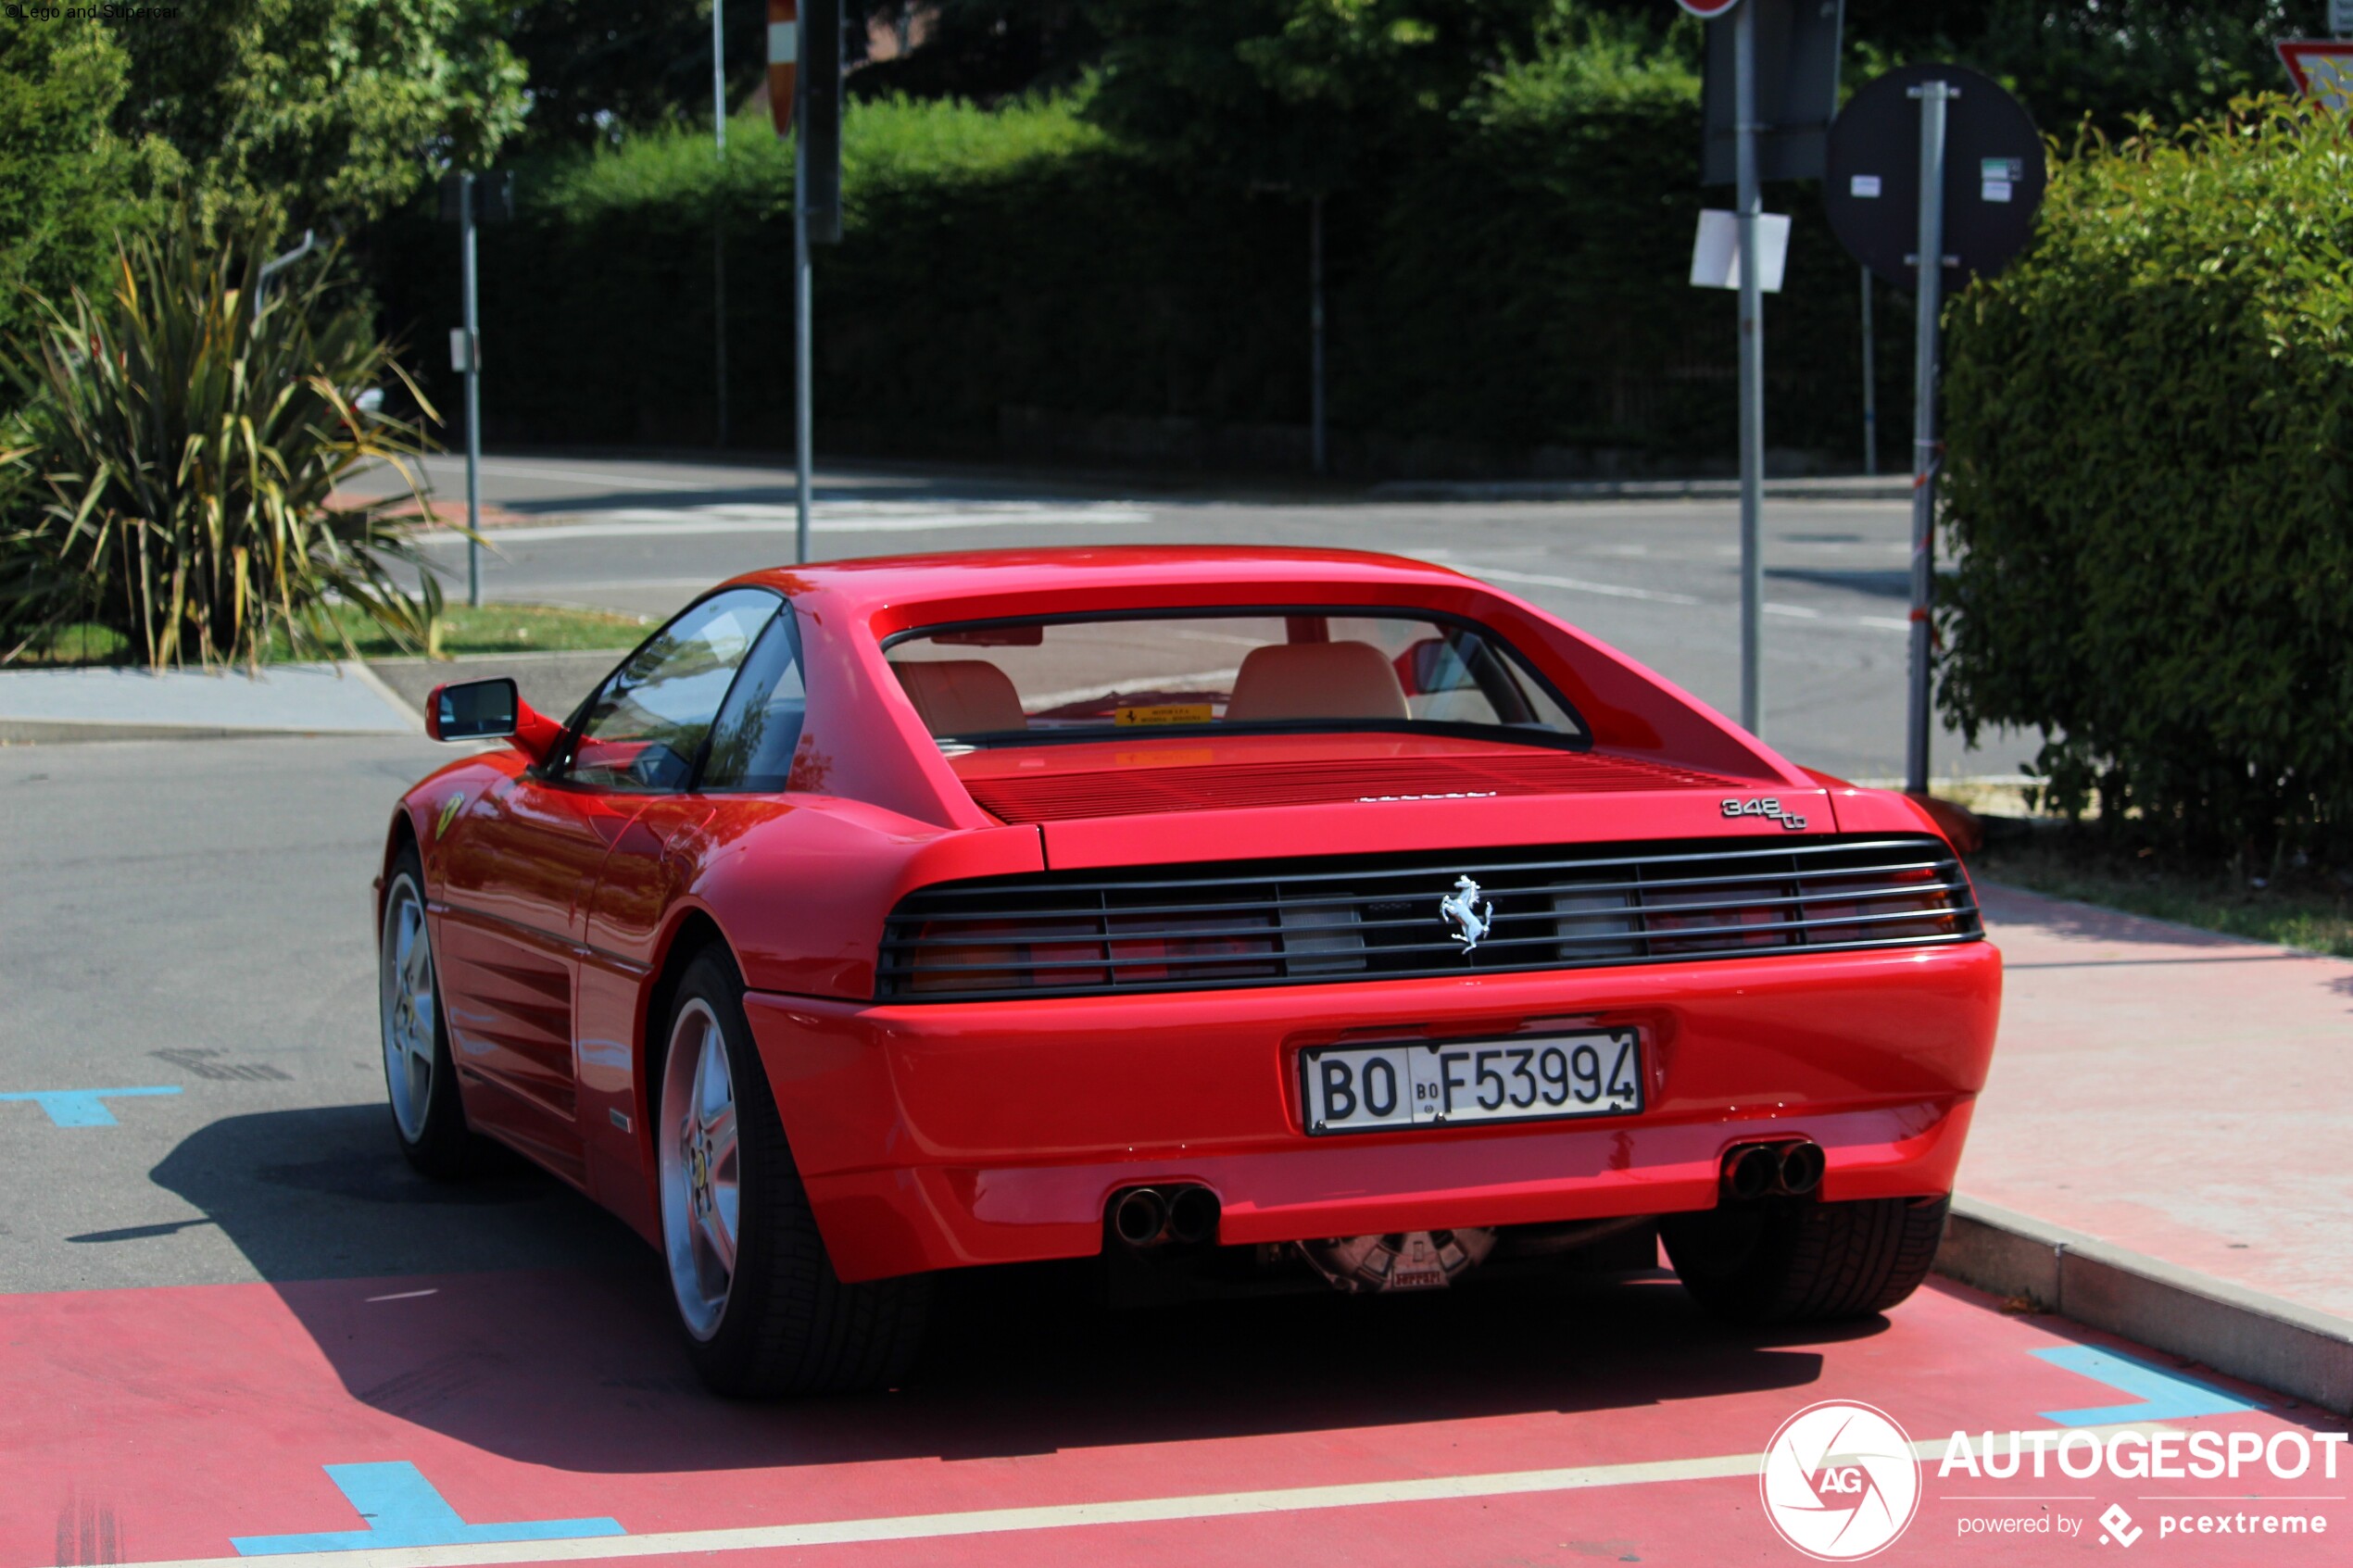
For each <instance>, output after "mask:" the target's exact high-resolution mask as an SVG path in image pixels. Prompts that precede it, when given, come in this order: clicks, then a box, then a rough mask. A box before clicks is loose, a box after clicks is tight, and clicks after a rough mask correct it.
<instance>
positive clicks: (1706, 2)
mask: <svg viewBox="0 0 2353 1568" xmlns="http://www.w3.org/2000/svg"><path fill="white" fill-rule="evenodd" d="M1740 3H1741V0H1675V4H1677V5H1678V6H1682V7H1683V9H1685V10H1687V11H1689V12H1690V13H1691V14H1692V15H1693V16H1695V17H1706V18H1709V19H1714V18H1717V17H1720V16H1722V15H1723V14H1724V13H1725V12H1727V11H1729V10H1730V9H1731V8H1732V7H1733V6H1737V5H1739V4H1740Z"/></svg>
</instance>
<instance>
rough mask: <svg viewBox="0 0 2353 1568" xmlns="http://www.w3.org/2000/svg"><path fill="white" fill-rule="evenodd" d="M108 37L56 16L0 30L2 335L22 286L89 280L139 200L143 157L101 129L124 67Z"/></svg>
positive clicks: (16, 315) (64, 286) (62, 288)
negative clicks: (116, 232) (2, 31)
mask: <svg viewBox="0 0 2353 1568" xmlns="http://www.w3.org/2000/svg"><path fill="white" fill-rule="evenodd" d="M116 36H117V35H116V34H114V33H113V32H111V31H108V30H107V29H106V28H103V27H101V26H99V25H98V24H97V23H95V22H92V21H86V20H73V21H69V20H65V19H62V18H51V19H38V18H27V19H23V20H12V21H10V22H9V24H8V27H7V31H6V32H5V33H0V342H5V341H6V339H7V338H8V337H9V336H11V335H13V333H14V332H15V330H16V329H17V328H18V327H19V325H20V324H21V323H22V322H23V321H24V320H25V315H24V309H25V307H24V304H23V300H24V294H25V291H26V290H27V289H31V290H34V291H37V292H39V293H42V294H63V293H65V292H67V291H69V290H70V289H71V288H73V287H74V286H75V285H76V284H79V283H85V282H92V281H94V279H95V278H96V276H97V275H98V272H99V271H100V270H101V269H102V268H103V267H104V265H105V262H106V258H107V252H108V250H109V248H110V247H111V245H112V243H113V238H114V234H115V231H116V230H117V229H118V228H119V227H120V226H121V225H122V224H123V222H124V221H125V220H127V219H128V218H129V217H130V215H131V214H132V211H133V210H134V209H135V207H136V206H137V194H136V193H137V186H138V183H139V181H138V175H139V173H140V165H141V163H142V162H143V158H142V157H141V155H140V153H139V151H138V149H135V148H133V147H132V146H131V145H130V144H127V143H126V142H125V141H124V140H123V139H122V138H121V137H120V136H117V135H115V134H114V133H113V132H111V131H109V130H108V129H107V122H108V119H109V117H110V116H111V115H112V114H113V113H114V111H115V106H116V105H117V104H118V103H120V101H121V98H122V93H123V83H124V80H125V77H126V74H127V72H128V69H129V62H128V60H127V59H126V57H125V56H124V55H123V51H122V47H121V45H120V44H118V43H117V42H116Z"/></svg>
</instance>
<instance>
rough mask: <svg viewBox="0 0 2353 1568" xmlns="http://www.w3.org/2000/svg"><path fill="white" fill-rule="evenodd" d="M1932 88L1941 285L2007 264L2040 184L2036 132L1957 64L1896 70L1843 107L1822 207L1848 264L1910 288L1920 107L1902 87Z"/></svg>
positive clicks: (2037, 201) (1957, 284)
mask: <svg viewBox="0 0 2353 1568" xmlns="http://www.w3.org/2000/svg"><path fill="white" fill-rule="evenodd" d="M1936 81H1944V82H1950V83H1952V84H1953V85H1954V86H1956V87H1957V88H1958V89H1959V90H1960V95H1959V96H1958V97H1957V98H1953V99H1951V100H1949V101H1948V102H1947V103H1946V104H1945V107H1944V116H1945V119H1944V256H1945V266H1944V288H1945V290H1946V291H1947V292H1949V291H1951V290H1954V289H1958V288H1965V287H1967V286H1968V284H1969V280H1970V279H1971V278H1974V277H1977V276H1979V275H1980V274H1984V275H1987V276H1990V275H1992V274H1994V273H1995V272H1998V271H2000V270H2002V269H2003V268H2004V267H2005V266H2007V265H2008V263H2009V261H2010V258H2011V257H2015V256H2016V255H2017V254H2018V253H2019V252H2020V250H2022V249H2024V248H2025V246H2026V242H2027V240H2028V239H2029V238H2030V237H2031V236H2032V234H2033V232H2034V209H2035V208H2036V207H2038V206H2040V205H2041V203H2042V200H2043V185H2044V182H2045V178H2046V177H2047V170H2046V169H2045V164H2044V160H2043V137H2042V133H2041V132H2038V131H2036V130H2035V129H2034V121H2033V120H2032V119H2031V118H2030V117H2029V116H2028V114H2027V112H2026V109H2025V107H2024V106H2023V105H2021V104H2020V102H2019V101H2018V100H2017V99H2016V98H2013V97H2011V96H2010V95H2009V94H2007V93H2005V92H2004V91H2002V89H2001V88H2000V86H1998V85H1997V84H1995V83H1994V82H1993V81H1992V80H1991V79H1989V78H1987V77H1984V76H1981V75H1979V74H1978V73H1977V72H1976V71H1973V70H1969V69H1965V68H1963V67H1961V66H1945V65H1925V66H1906V67H1904V68H1903V69H1901V70H1892V71H1889V72H1888V73H1887V74H1886V75H1885V76H1882V77H1881V78H1880V79H1879V80H1877V81H1876V82H1870V83H1869V84H1868V85H1867V86H1865V87H1864V88H1863V90H1862V91H1861V92H1859V93H1856V94H1855V96H1854V97H1853V98H1851V99H1849V100H1848V102H1847V105H1846V107H1844V108H1843V109H1841V110H1840V111H1839V115H1838V119H1837V120H1836V122H1835V123H1833V124H1832V125H1831V137H1830V154H1829V172H1828V174H1827V175H1826V176H1825V178H1824V179H1823V181H1822V205H1823V206H1824V207H1827V208H1828V209H1829V212H1830V220H1831V232H1833V233H1835V234H1836V235H1837V236H1838V239H1839V243H1840V244H1841V245H1844V246H1845V247H1846V248H1847V250H1848V251H1849V252H1850V253H1852V254H1853V256H1854V257H1855V258H1856V260H1858V261H1860V262H1862V263H1863V265H1864V266H1866V267H1869V269H1870V270H1872V271H1874V272H1876V273H1878V274H1879V275H1880V276H1881V277H1882V278H1884V279H1886V280H1887V281H1888V282H1891V283H1893V284H1894V285H1895V286H1896V287H1897V288H1903V289H1908V288H1911V287H1913V286H1914V284H1915V283H1916V282H1918V281H1919V280H1918V277H1917V275H1916V274H1915V272H1914V271H1913V262H1912V259H1911V257H1913V255H1914V254H1915V253H1916V252H1917V251H1918V250H1919V231H1920V208H1919V194H1920V103H1919V99H1918V98H1915V97H1913V96H1912V95H1911V90H1912V89H1913V88H1915V87H1917V86H1919V84H1920V83H1921V82H1936Z"/></svg>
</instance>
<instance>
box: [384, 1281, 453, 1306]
mask: <svg viewBox="0 0 2353 1568" xmlns="http://www.w3.org/2000/svg"><path fill="white" fill-rule="evenodd" d="M440 1294H441V1286H437V1285H436V1286H434V1287H433V1288H431V1289H430V1290H403V1291H398V1292H396V1293H395V1294H393V1295H390V1296H371V1297H369V1298H368V1304H369V1305H370V1306H371V1307H372V1306H374V1305H375V1304H376V1303H377V1302H379V1301H414V1300H415V1299H416V1298H418V1297H420V1296H438V1295H440Z"/></svg>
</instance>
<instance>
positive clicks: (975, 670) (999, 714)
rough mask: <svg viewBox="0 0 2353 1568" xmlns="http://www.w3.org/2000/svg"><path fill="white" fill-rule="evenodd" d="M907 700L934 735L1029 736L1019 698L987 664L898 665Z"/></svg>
mask: <svg viewBox="0 0 2353 1568" xmlns="http://www.w3.org/2000/svg"><path fill="white" fill-rule="evenodd" d="M891 668H892V669H893V670H896V671H898V672H899V684H900V685H902V686H904V687H906V688H907V700H908V701H910V702H912V703H913V704H914V705H915V711H916V712H917V713H918V714H920V715H922V717H923V721H924V728H925V729H927V730H929V731H930V732H931V733H932V734H935V735H983V734H992V733H994V732H996V731H999V730H1026V729H1027V728H1029V720H1028V717H1027V716H1026V714H1024V713H1023V712H1022V710H1021V696H1020V694H1019V693H1017V692H1015V691H1014V690H1013V681H1012V680H1011V679H1010V678H1009V677H1008V676H1007V675H1006V674H1005V672H1004V671H1002V670H1000V669H998V668H997V667H996V666H995V665H993V664H991V663H989V662H988V660H987V659H925V660H914V659H910V660H909V661H908V662H906V663H904V664H894V665H892V666H891Z"/></svg>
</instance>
